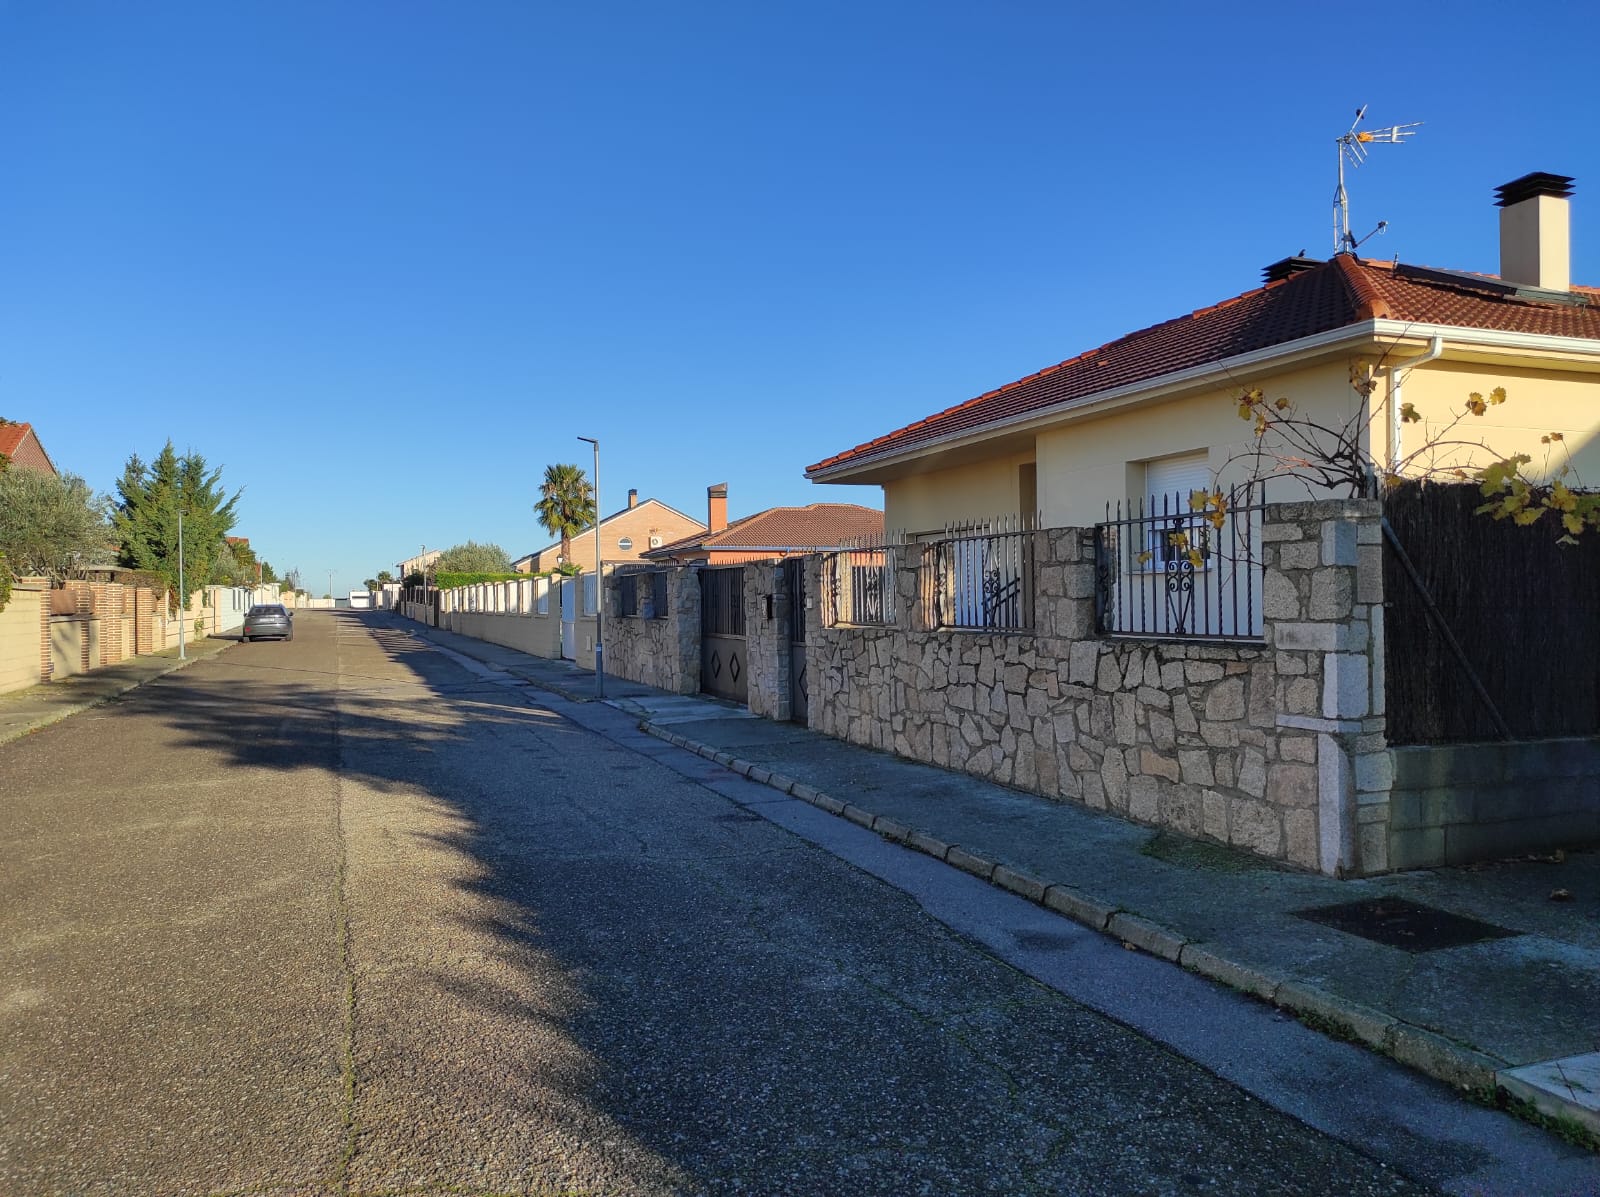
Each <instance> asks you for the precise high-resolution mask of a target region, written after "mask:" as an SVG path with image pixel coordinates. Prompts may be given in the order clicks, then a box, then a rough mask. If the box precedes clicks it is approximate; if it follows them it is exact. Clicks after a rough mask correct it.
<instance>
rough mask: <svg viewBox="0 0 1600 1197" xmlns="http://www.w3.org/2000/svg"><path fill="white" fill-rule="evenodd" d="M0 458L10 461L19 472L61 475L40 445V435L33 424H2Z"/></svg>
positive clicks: (0, 426) (0, 428)
mask: <svg viewBox="0 0 1600 1197" xmlns="http://www.w3.org/2000/svg"><path fill="white" fill-rule="evenodd" d="M0 457H4V458H6V459H7V460H9V461H10V462H11V465H12V466H13V467H14V468H16V469H19V470H37V471H38V472H39V473H41V474H56V473H59V471H58V470H57V469H56V467H55V463H54V462H52V461H51V460H50V455H49V454H48V453H46V452H45V451H44V446H43V445H41V444H40V443H39V434H38V433H36V432H35V431H34V430H33V425H32V424H11V423H5V422H0Z"/></svg>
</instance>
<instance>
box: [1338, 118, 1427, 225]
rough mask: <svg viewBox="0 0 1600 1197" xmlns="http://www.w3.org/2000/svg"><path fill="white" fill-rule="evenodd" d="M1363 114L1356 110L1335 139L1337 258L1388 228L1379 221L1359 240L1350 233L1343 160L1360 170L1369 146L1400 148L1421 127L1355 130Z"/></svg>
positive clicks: (1385, 221)
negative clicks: (1395, 146) (1337, 173)
mask: <svg viewBox="0 0 1600 1197" xmlns="http://www.w3.org/2000/svg"><path fill="white" fill-rule="evenodd" d="M1366 114H1367V106H1366V105H1365V104H1363V105H1361V107H1360V108H1357V109H1356V119H1355V120H1353V121H1351V122H1350V130H1349V132H1347V133H1346V134H1345V135H1344V136H1343V137H1340V138H1337V139H1336V144H1337V145H1338V147H1339V185H1338V186H1337V187H1336V188H1334V191H1333V252H1334V253H1336V254H1341V253H1345V252H1346V251H1348V252H1350V253H1355V251H1356V249H1357V248H1358V247H1359V246H1360V245H1361V243H1362V242H1363V241H1366V240H1367V239H1368V238H1369V237H1371V236H1373V235H1374V234H1376V233H1381V232H1383V231H1384V230H1385V229H1387V228H1388V227H1389V222H1388V221H1387V220H1380V221H1379V222H1378V227H1377V228H1375V229H1373V230H1372V232H1371V233H1368V234H1367V236H1366V237H1361V238H1357V237H1356V236H1355V234H1353V233H1352V232H1351V231H1350V193H1349V192H1348V191H1346V190H1345V189H1344V164H1345V160H1346V159H1347V158H1348V159H1349V161H1350V165H1351V166H1352V167H1355V166H1360V165H1361V164H1362V163H1363V162H1365V161H1366V160H1367V147H1368V146H1369V145H1399V144H1400V143H1401V142H1403V141H1405V140H1406V138H1408V137H1410V136H1412V135H1413V133H1415V131H1416V129H1417V126H1419V125H1421V124H1422V122H1421V121H1413V122H1411V124H1409V125H1390V126H1389V127H1388V128H1387V129H1357V128H1356V126H1357V125H1359V124H1360V123H1361V118H1362V117H1364V116H1365V115H1366Z"/></svg>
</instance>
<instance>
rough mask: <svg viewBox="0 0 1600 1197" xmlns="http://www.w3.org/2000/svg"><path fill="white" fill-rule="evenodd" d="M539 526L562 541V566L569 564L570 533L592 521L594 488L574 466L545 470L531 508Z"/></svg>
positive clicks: (558, 466) (578, 530) (546, 467)
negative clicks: (537, 496)
mask: <svg viewBox="0 0 1600 1197" xmlns="http://www.w3.org/2000/svg"><path fill="white" fill-rule="evenodd" d="M533 509H534V511H535V512H537V513H538V516H539V523H540V524H542V525H543V526H544V528H545V530H546V531H548V532H549V533H550V534H551V535H552V536H559V537H560V538H561V563H562V564H563V565H569V564H571V562H572V534H573V533H574V532H580V531H582V530H583V529H584V528H587V527H588V526H589V525H590V524H592V523H593V522H594V518H595V511H594V487H592V486H590V485H589V479H587V478H586V477H584V475H583V471H582V470H581V469H579V468H578V467H577V466H575V465H551V466H545V468H544V482H543V483H542V484H541V485H540V487H539V501H538V502H537V503H535V504H534V505H533Z"/></svg>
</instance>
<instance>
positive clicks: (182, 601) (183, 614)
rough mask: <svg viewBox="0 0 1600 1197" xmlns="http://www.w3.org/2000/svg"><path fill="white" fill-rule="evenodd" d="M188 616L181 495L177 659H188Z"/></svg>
mask: <svg viewBox="0 0 1600 1197" xmlns="http://www.w3.org/2000/svg"><path fill="white" fill-rule="evenodd" d="M188 616H189V596H188V595H187V594H185V593H184V585H183V497H182V495H181V494H180V495H179V498H178V660H180V661H184V660H187V659H188V654H187V653H186V652H185V651H184V643H183V632H184V628H183V625H184V623H185V622H186V621H187V619H188Z"/></svg>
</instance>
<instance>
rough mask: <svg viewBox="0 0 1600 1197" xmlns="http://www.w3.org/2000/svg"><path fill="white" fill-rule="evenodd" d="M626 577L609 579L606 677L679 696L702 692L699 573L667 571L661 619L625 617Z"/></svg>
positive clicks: (617, 575) (677, 569) (684, 569)
mask: <svg viewBox="0 0 1600 1197" xmlns="http://www.w3.org/2000/svg"><path fill="white" fill-rule="evenodd" d="M622 577H623V575H622V574H621V573H613V574H611V575H610V576H609V577H607V579H606V673H607V674H610V675H611V676H613V677H622V678H627V679H628V680H629V681H633V682H643V683H644V684H645V685H647V686H656V687H658V688H659V689H662V690H668V691H671V692H672V693H674V694H698V693H699V692H700V577H699V573H698V572H697V571H696V570H695V569H694V568H693V567H692V566H679V567H675V568H672V569H669V570H668V571H667V610H666V615H665V617H664V618H660V619H643V618H640V617H638V616H628V615H623V614H622V580H621V579H622ZM641 606H642V604H641Z"/></svg>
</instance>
